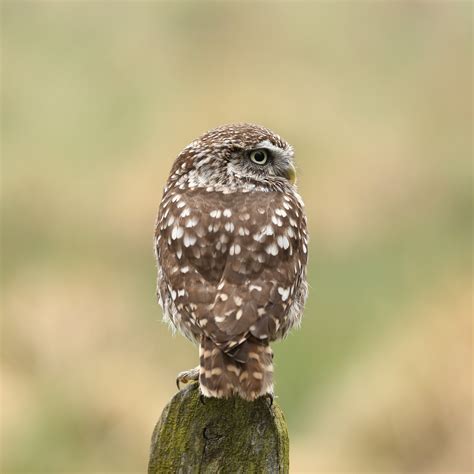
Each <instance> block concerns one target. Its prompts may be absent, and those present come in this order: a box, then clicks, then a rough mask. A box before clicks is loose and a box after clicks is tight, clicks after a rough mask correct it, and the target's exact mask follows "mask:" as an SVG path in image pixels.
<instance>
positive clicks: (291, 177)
mask: <svg viewBox="0 0 474 474" xmlns="http://www.w3.org/2000/svg"><path fill="white" fill-rule="evenodd" d="M285 177H286V179H287V180H288V181H289V182H290V183H291V184H295V183H296V169H295V167H294V166H293V165H292V164H291V163H290V165H289V166H288V168H287V169H286V170H285Z"/></svg>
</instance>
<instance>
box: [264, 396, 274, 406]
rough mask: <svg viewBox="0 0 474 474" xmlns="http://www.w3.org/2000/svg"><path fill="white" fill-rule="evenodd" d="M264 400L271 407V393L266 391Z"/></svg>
mask: <svg viewBox="0 0 474 474" xmlns="http://www.w3.org/2000/svg"><path fill="white" fill-rule="evenodd" d="M264 397H265V400H266V402H267V404H268V408H271V407H272V406H273V394H272V393H266V394H265V395H264Z"/></svg>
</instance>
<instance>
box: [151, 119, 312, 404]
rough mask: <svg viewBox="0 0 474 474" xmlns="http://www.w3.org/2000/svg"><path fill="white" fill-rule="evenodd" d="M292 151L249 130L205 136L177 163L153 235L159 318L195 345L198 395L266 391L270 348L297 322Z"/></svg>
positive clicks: (298, 235)
mask: <svg viewBox="0 0 474 474" xmlns="http://www.w3.org/2000/svg"><path fill="white" fill-rule="evenodd" d="M293 182H294V168H293V149H292V147H291V146H290V145H289V144H288V143H286V142H285V141H284V140H282V139H281V138H280V137H279V136H278V135H276V134H274V133H273V132H271V131H270V130H268V129H266V128H263V127H260V126H257V125H252V124H236V125H227V126H222V127H219V128H216V129H214V130H211V131H209V132H207V133H205V134H204V135H202V136H201V137H200V138H198V139H197V140H195V141H193V142H192V143H191V144H190V145H188V146H187V147H186V148H185V149H184V150H183V151H182V152H181V153H180V154H179V156H178V157H177V159H176V161H175V162H174V165H173V167H172V170H171V173H170V176H169V179H168V181H167V184H166V186H165V190H164V193H163V199H162V202H161V205H160V209H159V214H158V219H157V223H156V228H155V248H156V256H157V261H158V297H159V301H160V304H161V305H162V307H163V311H164V316H165V319H167V320H168V321H169V322H170V323H171V325H172V326H173V327H174V328H176V329H178V330H179V331H181V332H182V333H183V334H184V335H185V336H186V337H187V338H189V339H190V340H192V341H193V342H195V343H197V344H198V345H199V348H200V351H199V354H200V366H199V369H196V370H194V371H190V372H186V373H183V374H181V376H180V378H181V380H182V381H188V380H189V379H194V378H197V376H198V377H199V382H200V388H201V391H202V393H203V394H204V395H205V396H212V397H228V396H231V395H233V394H238V395H240V396H241V397H242V398H245V399H247V400H253V399H255V398H257V397H259V396H261V395H264V394H267V393H273V382H272V379H273V377H272V373H273V365H272V359H273V354H272V351H271V348H270V345H269V344H270V342H272V341H275V340H277V339H281V338H282V337H284V336H285V335H286V334H287V333H288V331H289V330H290V329H291V328H292V327H293V326H295V325H296V324H298V323H299V322H300V319H301V316H302V311H303V306H304V302H305V300H306V294H307V284H306V262H307V254H308V236H307V229H306V217H305V214H304V210H303V203H302V201H301V198H300V197H299V195H298V193H297V192H296V188H295V186H294V184H293Z"/></svg>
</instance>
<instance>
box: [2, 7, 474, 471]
mask: <svg viewBox="0 0 474 474" xmlns="http://www.w3.org/2000/svg"><path fill="white" fill-rule="evenodd" d="M1 10H2V33H1V43H2V77H1V79H2V131H1V139H2V156H3V158H2V162H3V173H2V190H3V199H2V217H3V221H2V224H3V226H2V234H3V235H2V237H3V249H2V254H3V255H2V257H3V259H2V305H3V308H2V331H1V336H2V339H1V351H2V362H1V370H2V375H1V384H2V399H1V429H2V441H1V448H2V449H1V454H2V468H1V470H2V472H28V473H39V472H42V473H43V472H77V473H92V472H130V473H132V472H133V473H135V472H144V471H145V469H146V464H147V460H148V447H149V440H150V436H151V432H152V430H153V426H154V424H155V422H156V421H157V419H158V417H159V416H160V413H161V411H162V409H163V408H164V406H165V404H166V403H167V401H168V400H169V399H170V397H171V396H172V395H173V394H174V393H175V391H176V388H175V383H174V380H175V376H176V374H177V372H179V371H181V370H184V369H188V368H191V367H194V366H195V365H196V363H197V350H196V349H195V348H194V347H193V346H192V345H191V344H190V343H189V342H188V341H186V340H185V339H184V338H183V337H181V336H174V337H173V336H172V335H171V333H170V332H169V331H168V328H167V327H166V326H165V325H164V324H163V323H162V322H161V310H160V309H159V307H158V304H157V303H156V299H155V263H154V255H153V248H152V247H153V246H152V235H153V226H154V219H155V213H156V210H157V208H158V204H159V201H160V198H161V193H162V188H163V185H164V182H165V179H166V177H167V174H168V171H169V169H170V167H171V164H172V162H173V160H174V158H175V156H176V155H177V153H178V152H179V151H180V150H181V149H182V148H183V147H184V146H185V145H187V144H188V143H189V142H190V141H192V140H193V139H194V138H195V137H197V136H198V135H200V134H201V133H202V132H204V131H206V130H207V129H209V128H212V127H214V126H216V125H219V124H222V123H229V122H237V121H250V122H257V123H261V124H263V125H265V126H267V127H269V128H271V129H273V130H275V131H276V132H278V133H280V134H281V135H282V136H283V137H285V138H286V139H287V140H288V141H289V142H290V143H292V144H293V145H294V147H295V150H296V158H297V165H298V168H299V190H300V193H301V194H302V196H303V198H304V200H305V202H306V209H307V213H308V217H309V225H310V230H311V244H312V245H311V252H310V260H311V261H310V271H309V280H310V285H311V291H310V297H309V301H308V305H307V308H306V311H305V318H304V322H303V325H302V328H301V330H299V331H295V332H294V333H293V334H291V335H290V336H289V337H288V339H287V340H286V341H284V342H283V343H278V344H276V357H275V361H276V384H277V385H276V394H277V396H278V402H279V403H280V404H281V406H282V407H283V409H284V412H285V415H286V418H287V421H288V425H289V430H290V437H291V464H290V465H291V469H292V472H302V473H303V472H316V473H331V472H357V473H364V472H378V473H380V472H394V473H407V472H417V473H418V472H419V473H422V472H423V473H424V472H427V473H428V472H430V473H433V472H440V473H441V472H442V473H460V472H470V471H471V469H472V452H471V449H472V392H471V387H472V386H471V382H472V339H471V338H472V319H471V318H472V313H471V311H472V287H471V237H472V235H471V225H472V220H471V219H472V208H471V200H472V195H471V179H472V176H471V153H472V137H471V127H472V58H473V51H472V29H473V23H472V4H471V3H470V2H420V3H419V2H389V3H384V2H350V1H347V2H331V3H330V2H301V3H300V2H280V3H266V2H262V3H247V2H241V3H240V2H225V3H224V2H223V3H220V2H219V3H214V2H212V3H211V2H209V3H205V2H199V3H197V2H176V3H162V2H137V3H134V2H105V1H104V2H93V1H92V2H82V1H75V2H2V5H1Z"/></svg>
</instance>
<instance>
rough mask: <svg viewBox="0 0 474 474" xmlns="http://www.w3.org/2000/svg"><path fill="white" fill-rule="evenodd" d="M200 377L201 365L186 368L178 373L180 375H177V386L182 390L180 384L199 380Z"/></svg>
mask: <svg viewBox="0 0 474 474" xmlns="http://www.w3.org/2000/svg"><path fill="white" fill-rule="evenodd" d="M198 379H199V367H194V369H191V370H185V371H183V372H180V373H179V374H178V376H177V377H176V386H177V387H178V390H181V385H180V384H182V383H184V384H186V383H189V382H197V381H198Z"/></svg>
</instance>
